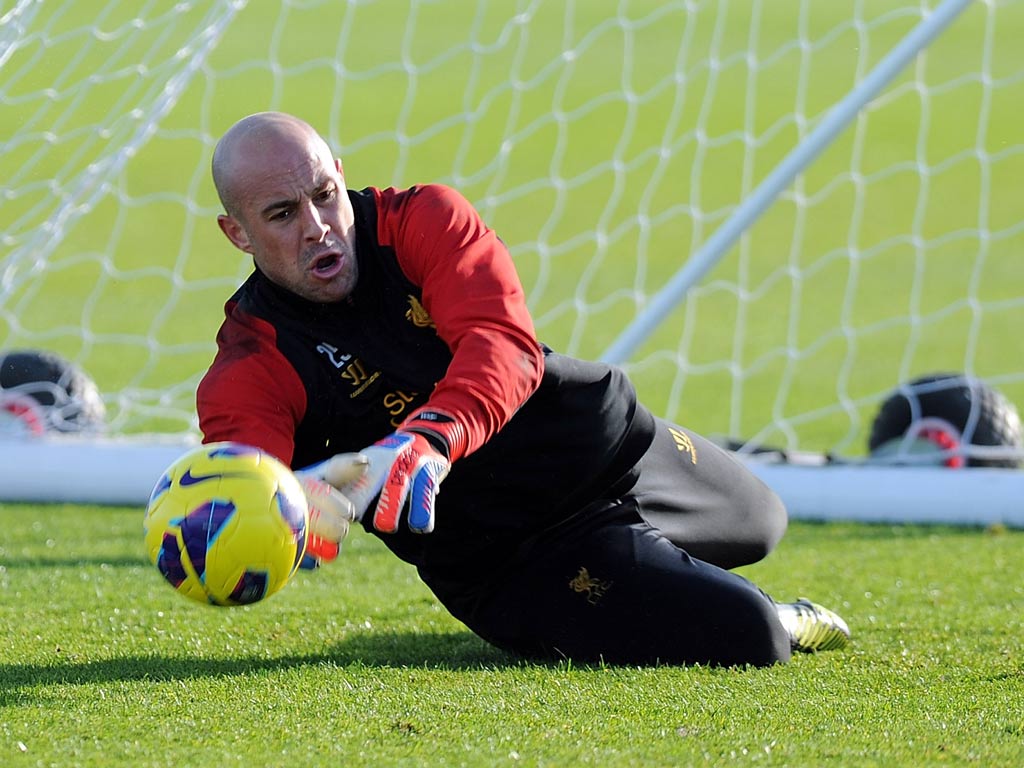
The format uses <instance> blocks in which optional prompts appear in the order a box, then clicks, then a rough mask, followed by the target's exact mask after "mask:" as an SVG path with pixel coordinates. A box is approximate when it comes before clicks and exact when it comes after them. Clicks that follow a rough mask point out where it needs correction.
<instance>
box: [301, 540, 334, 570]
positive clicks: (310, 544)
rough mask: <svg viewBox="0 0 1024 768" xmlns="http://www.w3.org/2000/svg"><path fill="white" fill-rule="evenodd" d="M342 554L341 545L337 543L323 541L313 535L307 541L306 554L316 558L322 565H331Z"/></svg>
mask: <svg viewBox="0 0 1024 768" xmlns="http://www.w3.org/2000/svg"><path fill="white" fill-rule="evenodd" d="M340 552H341V544H340V543H339V542H337V541H330V540H328V539H322V538H320V537H319V536H315V535H312V536H310V537H309V538H308V539H307V540H306V554H307V555H309V556H310V557H314V558H316V561H317V562H318V563H320V564H323V563H329V562H331V561H332V560H335V559H337V557H338V554H339V553H340Z"/></svg>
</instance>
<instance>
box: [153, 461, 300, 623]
mask: <svg viewBox="0 0 1024 768" xmlns="http://www.w3.org/2000/svg"><path fill="white" fill-rule="evenodd" d="M308 525H309V509H308V507H307V504H306V497H305V494H304V493H303V490H302V486H301V485H300V484H299V481H298V479H297V478H296V477H295V475H294V474H293V473H292V471H291V470H290V469H289V468H288V467H286V466H285V465H284V464H283V463H281V462H280V461H278V460H277V459H276V458H274V457H273V456H271V455H270V454H268V453H265V452H264V451H261V450H259V449H258V448H254V447H252V446H248V445H242V444H240V443H211V444H209V445H203V446H201V447H199V448H196V449H194V450H191V451H188V452H187V453H186V454H185V455H184V456H182V457H180V458H179V459H177V460H176V461H175V462H174V463H173V464H171V466H170V467H168V468H167V470H166V471H165V472H164V474H163V476H162V477H161V478H160V480H159V481H158V482H157V484H156V487H155V488H154V489H153V493H152V495H151V497H150V500H149V504H148V505H147V507H146V517H145V520H144V521H143V532H144V536H145V542H146V552H147V553H148V554H149V559H150V560H151V561H152V562H153V564H154V565H155V566H156V567H157V569H158V570H159V571H160V573H161V574H163V577H164V578H165V579H166V580H167V582H168V583H169V584H170V585H171V586H173V587H174V588H175V589H176V590H177V591H178V592H179V593H181V594H182V595H185V596H186V597H189V598H191V599H193V600H197V601H199V602H201V603H208V604H211V605H225V606H227V605H247V604H249V603H255V602H258V601H260V600H263V599H265V598H267V597H269V596H270V595H272V594H274V593H275V592H277V591H278V590H280V589H281V588H282V587H283V586H284V585H285V584H287V583H288V580H289V579H291V577H292V576H293V575H294V574H295V571H296V569H297V568H298V567H299V563H300V562H301V561H302V557H303V555H304V554H305V552H306V528H307V526H308Z"/></svg>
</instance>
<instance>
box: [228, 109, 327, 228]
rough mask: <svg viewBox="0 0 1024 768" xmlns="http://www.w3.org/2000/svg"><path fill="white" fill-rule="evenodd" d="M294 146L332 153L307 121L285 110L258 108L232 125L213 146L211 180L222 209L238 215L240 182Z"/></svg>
mask: <svg viewBox="0 0 1024 768" xmlns="http://www.w3.org/2000/svg"><path fill="white" fill-rule="evenodd" d="M295 146H305V147H308V149H309V151H310V152H311V154H315V155H321V154H323V155H325V156H326V157H327V158H328V159H329V158H330V157H331V151H330V148H329V147H328V146H327V143H326V142H325V141H324V140H323V139H322V138H321V137H320V135H319V134H318V133H317V132H316V131H315V130H314V129H313V127H312V126H311V125H309V123H307V122H305V121H304V120H300V119H299V118H297V117H295V116H293V115H289V114H285V113H284V112H257V113H256V114H253V115H249V116H248V117H243V118H242V119H241V120H239V121H238V122H237V123H235V124H234V125H233V126H231V127H230V128H229V129H228V130H227V132H226V133H225V134H224V135H223V136H222V137H221V139H220V141H218V142H217V146H216V147H215V148H214V150H213V164H212V166H213V168H212V170H213V184H214V186H215V187H216V188H217V195H218V196H219V197H220V202H221V205H223V206H224V210H225V211H226V212H227V213H228V214H230V215H232V216H237V215H238V212H239V202H238V201H239V186H240V184H242V183H243V182H244V179H245V178H246V175H247V174H248V172H249V171H250V170H251V169H252V167H253V166H254V165H255V164H257V163H261V162H265V161H266V160H267V159H273V158H275V157H277V156H279V153H280V152H281V151H282V150H283V149H285V148H287V147H295Z"/></svg>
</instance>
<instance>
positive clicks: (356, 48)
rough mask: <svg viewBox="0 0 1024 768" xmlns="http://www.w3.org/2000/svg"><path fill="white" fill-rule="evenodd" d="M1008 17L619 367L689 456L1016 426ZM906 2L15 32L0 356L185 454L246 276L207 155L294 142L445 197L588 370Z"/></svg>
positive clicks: (0, 114)
mask: <svg viewBox="0 0 1024 768" xmlns="http://www.w3.org/2000/svg"><path fill="white" fill-rule="evenodd" d="M1022 6H1024V4H1022V3H1014V2H1009V1H1008V0H1005V1H1000V0H989V1H988V2H976V3H973V4H972V6H971V7H970V8H969V9H968V10H967V11H966V12H965V13H964V14H963V16H962V17H961V18H960V19H959V20H957V22H956V23H955V24H954V25H953V27H952V28H951V29H950V31H949V32H948V33H946V34H945V35H944V36H943V37H942V38H941V39H940V40H939V41H937V42H936V43H935V44H934V46H932V48H930V49H929V50H928V52H927V53H926V54H925V55H924V56H922V57H921V58H919V59H918V60H917V61H916V63H915V64H914V65H913V66H912V67H911V68H910V69H909V70H908V71H906V72H905V73H903V74H902V75H901V76H900V77H899V78H898V80H897V81H896V83H895V84H894V85H893V87H892V88H890V89H889V90H887V91H886V93H885V94H884V95H883V96H882V97H880V98H879V99H877V100H876V101H875V102H874V103H872V104H871V105H870V107H869V108H868V109H867V110H865V111H864V112H863V113H862V115H861V116H860V117H859V118H858V119H857V120H856V122H855V124H854V125H853V126H852V127H851V128H850V129H849V130H847V131H845V132H844V133H843V134H842V135H840V136H839V138H838V139H837V141H836V142H835V144H834V146H832V147H831V148H830V149H829V150H827V151H826V152H825V153H824V154H823V155H822V157H821V158H820V159H819V161H818V162H816V163H815V164H814V165H813V166H812V167H811V168H810V169H808V171H807V172H806V173H805V174H803V175H802V176H801V177H800V178H799V179H798V180H797V182H796V183H795V184H794V185H793V186H792V187H791V188H790V189H789V190H787V192H786V193H785V194H784V195H783V196H782V198H781V199H780V201H779V202H778V203H777V204H776V205H775V206H773V207H772V208H771V209H770V210H769V212H768V213H767V214H766V215H765V216H764V217H763V218H762V219H761V220H760V221H759V222H758V223H757V224H756V225H755V226H754V227H753V229H752V230H751V231H750V232H749V233H748V235H746V236H745V237H744V238H743V239H742V240H741V242H740V243H739V245H738V247H737V248H735V249H734V250H733V252H731V253H729V254H728V255H727V257H726V258H725V259H724V261H723V262H722V263H721V264H720V265H719V266H718V267H717V268H716V269H715V270H714V271H713V272H712V273H711V274H710V275H709V277H708V278H707V279H706V280H705V281H704V282H703V283H702V284H701V285H700V286H699V287H698V288H696V289H695V290H694V291H693V292H692V293H691V295H690V297H689V298H688V300H687V301H686V302H685V303H684V304H683V305H682V307H681V308H680V309H679V310H678V312H676V313H674V314H673V315H672V316H671V317H670V318H669V319H668V321H667V322H666V323H665V324H664V325H663V326H662V327H661V328H660V329H659V330H658V331H657V332H656V333H655V334H654V335H653V336H652V337H651V339H650V340H649V342H648V343H646V344H645V345H644V346H643V348H642V349H641V350H640V351H639V353H638V354H637V356H636V357H635V358H634V360H633V361H632V362H631V363H630V364H629V366H628V367H629V370H630V372H631V373H632V374H633V376H634V378H635V380H636V381H637V382H638V385H639V387H640V389H641V392H642V394H643V396H644V399H645V400H646V401H647V402H648V403H650V404H651V405H652V406H653V408H654V409H655V410H656V411H658V412H660V413H663V414H665V415H667V416H669V417H671V418H674V419H677V420H680V421H682V422H684V423H687V424H690V425H692V426H694V427H695V428H697V429H699V430H701V431H703V432H706V433H716V432H717V433H728V434H731V435H734V436H743V437H757V438H758V439H761V440H765V441H768V442H772V441H775V442H782V443H785V444H786V445H787V446H788V447H791V448H792V447H803V448H807V449H816V450H839V451H844V452H852V453H856V452H858V451H862V450H863V441H864V436H865V432H866V430H867V428H868V426H869V423H870V418H871V415H872V414H873V412H874V410H875V409H876V408H877V405H878V403H879V402H880V401H881V400H882V399H883V398H884V397H885V396H886V395H887V394H888V392H889V391H890V390H891V389H892V388H894V387H895V386H896V385H897V384H898V383H899V382H901V381H905V380H907V379H908V378H910V377H911V376H912V375H915V374H919V373H927V372H929V371H932V370H957V371H963V372H966V373H970V374H974V375H978V376H983V377H985V378H986V379H987V380H989V381H990V382H992V383H994V384H996V385H997V386H999V387H1000V388H1001V389H1003V391H1004V392H1006V393H1007V394H1008V395H1009V396H1010V397H1011V399H1014V400H1016V401H1017V402H1021V403H1024V366H1022V365H1021V363H1020V356H1019V354H1018V353H1019V350H1020V342H1019V341H1018V333H1017V330H1016V329H1017V328H1018V327H1020V326H1021V325H1022V321H1024V300H1022V298H1021V291H1020V279H1019V274H1020V266H1019V264H1020V254H1021V253H1024V224H1022V221H1024V210H1022V208H1021V205H1020V202H1019V199H1020V196H1019V184H1020V181H1019V180H1020V179H1021V178H1024V144H1022V142H1021V138H1020V131H1019V124H1020V109H1021V105H1022V104H1024V65H1022V64H1021V59H1020V56H1019V52H1018V50H1017V48H1018V46H1019V42H1018V40H1019V39H1020V37H1021V34H1022V33H1024V8H1022ZM930 8H931V6H930V5H929V4H928V3H922V2H913V3H905V4H900V5H897V4H894V3H892V2H890V1H889V0H884V1H883V0H874V1H871V0H844V1H843V2H830V3H821V2H814V0H771V2H764V1H758V0H747V1H745V2H727V1H725V0H717V1H715V2H701V1H698V0H689V1H684V2H670V1H666V0H644V1H643V2H639V1H635V0H634V1H630V0H620V1H618V2H611V1H610V0H586V1H584V0H577V1H576V2H572V0H569V1H568V2H551V1H550V0H533V1H532V2H531V1H528V0H517V1H516V2H497V1H496V0H495V1H493V2H488V1H487V0H478V1H476V2H468V1H465V2H463V1H462V0H460V1H458V2H455V1H454V0H453V1H446V2H441V1H440V0H405V1H399V0H376V1H374V0H362V1H360V2H354V1H353V2H347V3H346V2H338V1H337V0H286V1H285V2H259V3H255V2H249V3H246V2H244V1H242V0H239V1H238V2H226V1H223V0H222V1H220V2H216V1H213V0H205V1H202V2H201V1H200V0H194V1H192V2H171V1H168V2H157V1H155V0H151V1H150V2H145V3H126V2H124V3H122V2H117V1H116V0H108V2H106V3H104V4H103V5H102V6H98V7H95V8H94V7H92V6H90V5H89V4H83V3H75V2H72V1H70V0H68V1H67V2H55V1H53V0H51V2H47V3H45V4H43V3H41V2H29V1H27V0H23V1H22V2H17V3H15V5H14V6H13V7H12V8H11V9H10V10H7V11H3V12H2V18H0V21H2V24H0V43H2V46H0V104H3V109H2V110H0V120H2V121H3V130H4V135H5V136H6V137H8V139H7V140H6V142H5V144H4V146H3V149H2V150H0V174H2V176H3V178H4V179H5V185H4V196H3V200H2V208H0V210H2V211H3V217H2V223H0V248H2V252H0V258H2V267H0V269H2V272H0V347H3V348H8V349H10V348H23V347H42V348H47V349H53V350H55V351H57V352H60V353H62V354H64V355H66V356H67V357H69V358H70V359H72V360H74V361H75V362H77V363H78V364H80V365H81V366H82V367H83V368H84V369H85V370H87V371H88V372H89V373H90V374H91V375H92V376H93V378H94V379H95V380H96V381H97V383H98V384H99V386H100V389H101V391H102V393H103V395H104V399H105V400H106V402H107V406H108V411H109V413H110V418H111V428H112V429H113V430H115V431H128V432H138V431H172V432H181V431H188V430H192V429H194V411H193V396H194V388H195V385H196V383H197V381H198V378H199V376H200V375H201V373H202V371H203V370H204V368H205V366H206V365H207V364H208V362H209V360H210V358H211V356H212V353H213V341H212V338H213V333H214V331H215V329H216V326H217V324H218V322H219V317H220V312H221V306H222V304H223V301H224V300H225V299H226V298H227V296H228V295H229V293H230V292H231V290H232V288H233V287H234V285H236V284H237V283H238V282H239V281H240V280H241V279H242V278H243V277H244V275H245V274H246V272H247V270H248V268H249V265H248V263H247V261H246V259H245V258H244V257H243V256H242V255H241V254H238V253H237V252H234V251H232V249H231V248H230V246H229V244H228V243H227V242H226V241H225V240H224V239H223V237H222V236H221V235H220V233H219V231H218V230H217V228H216V225H215V224H214V217H215V215H216V214H217V213H218V212H219V207H218V205H217V203H216V200H215V196H214V192H213V189H212V185H211V184H210V182H209V173H208V165H209V157H210V153H211V151H212V147H213V145H214V143H215V141H216V139H217V137H218V136H219V135H220V134H221V133H222V132H223V131H224V130H225V129H226V128H227V127H228V126H229V125H230V124H231V123H232V122H234V121H235V120H236V119H238V118H239V117H241V116H243V115H245V114H248V113H250V112H255V111H260V110H264V109H282V110H287V111H291V112H294V113H296V114H298V115H300V116H301V117H303V118H305V119H306V120H308V121H309V122H311V123H312V124H313V125H315V126H316V127H317V128H318V129H320V130H321V132H322V133H323V134H324V135H325V138H327V139H328V141H329V142H330V143H331V144H332V146H334V147H335V148H336V149H337V151H338V152H339V154H340V155H341V156H342V158H343V160H344V162H345V170H346V174H347V177H348V180H349V183H350V184H351V185H352V186H355V187H361V186H365V185H376V186H387V185H396V186H402V185H408V184H412V183H416V182H424V181H440V182H448V183H452V184H454V185H456V186H458V187H459V188H460V189H462V191H463V192H464V193H465V194H466V195H467V197H469V198H470V199H471V200H473V201H474V202H475V203H476V204H477V205H478V207H479V208H480V210H481V211H482V212H483V214H484V216H485V217H486V218H487V220H488V221H489V222H490V223H491V224H492V225H493V226H494V227H495V229H496V230H497V231H498V233H499V234H500V235H501V236H502V238H503V239H504V240H505V241H506V242H507V243H508V245H509V246H510V248H511V250H512V252H513V254H514V256H515V258H516V260H517V263H518V264H519V267H520V270H521V272H522V275H523V279H524V283H525V284H526V287H527V291H528V295H529V299H530V304H531V307H532V309H533V311H534V314H535V318H536V321H537V325H538V329H539V332H540V335H541V336H542V338H543V339H544V340H545V341H547V342H548V343H550V344H551V345H552V346H555V347H556V348H558V349H561V350H563V351H567V352H569V353H572V354H577V355H581V356H587V357H596V356H598V355H600V354H601V352H602V351H603V350H604V349H606V348H607V347H608V345H609V344H610V343H611V342H612V341H613V340H614V339H615V338H616V336H617V334H618V333H619V332H620V331H621V330H622V328H623V327H624V326H625V325H626V324H628V323H629V322H630V321H631V320H632V319H633V318H634V317H635V315H636V313H637V311H638V309H639V308H641V307H642V306H644V303H645V301H646V300H647V299H648V298H649V297H650V296H651V295H653V294H654V293H655V292H656V291H657V290H658V289H659V288H661V286H662V285H663V284H664V282H665V281H666V279H668V277H669V276H671V275H672V274H673V273H674V272H675V271H676V269H678V267H679V266H680V265H681V264H682V263H683V261H684V260H685V259H686V257H687V256H688V254H690V253H692V252H693V251H694V250H696V249H697V247H698V246H699V245H700V244H701V243H702V242H704V241H705V240H706V239H707V238H708V236H709V235H710V234H711V233H713V232H714V231H715V230H716V229H717V228H718V227H719V226H720V225H721V224H722V222H723V221H725V220H726V219H727V217H728V216H729V214H730V212H731V211H732V210H734V208H735V206H736V205H737V203H738V202H739V201H741V200H742V199H744V197H745V196H746V195H748V194H749V193H750V191H751V190H752V189H754V188H755V187H756V185H757V184H758V182H759V181H760V180H761V179H762V178H764V176H765V175H766V174H768V173H769V172H770V171H771V169H772V168H773V167H774V165H775V164H776V163H778V162H779V160H780V159H782V158H783V157H784V156H785V155H786V154H787V153H788V152H789V151H790V150H791V149H792V148H793V147H794V146H795V145H796V144H797V143H798V142H799V141H800V140H801V138H803V137H805V136H806V135H807V133H808V132H809V131H810V130H811V129H812V128H813V126H814V125H815V124H817V122H819V121H820V120H821V118H822V116H823V115H824V114H825V113H826V112H827V110H828V109H829V108H830V107H831V106H832V105H833V104H834V103H835V102H837V101H838V100H839V99H841V98H842V97H843V96H844V94H845V93H847V92H848V91H849V90H850V89H851V88H852V87H853V86H854V85H855V84H856V83H857V82H858V81H859V79H860V78H862V77H863V76H864V75H865V73H867V72H868V71H869V70H870V69H871V67H872V66H873V65H874V64H875V63H877V62H878V60H879V59H881V58H882V57H883V56H884V55H885V54H886V53H887V51H888V50H890V49H891V48H892V46H893V45H895V44H896V43H897V42H898V41H899V40H900V39H901V38H902V37H903V35H905V34H906V33H907V32H908V31H909V30H910V29H912V28H913V27H914V26H915V25H916V24H917V23H919V22H920V20H921V19H922V18H923V17H924V16H925V15H927V14H928V13H929V10H930Z"/></svg>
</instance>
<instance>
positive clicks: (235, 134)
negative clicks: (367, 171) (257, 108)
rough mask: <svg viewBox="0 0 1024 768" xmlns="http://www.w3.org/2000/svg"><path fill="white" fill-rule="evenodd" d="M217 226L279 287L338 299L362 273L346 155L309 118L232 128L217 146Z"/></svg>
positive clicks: (279, 116) (255, 121) (271, 115)
mask: <svg viewBox="0 0 1024 768" xmlns="http://www.w3.org/2000/svg"><path fill="white" fill-rule="evenodd" d="M213 183H214V185H215V186H216V187H217V194H218V195H219V196H220V200H221V203H222V204H223V205H224V210H225V213H223V214H221V215H220V216H218V217H217V224H218V226H219V227H220V229H221V231H222V232H223V233H224V234H225V235H226V236H227V238H228V240H230V241H231V243H232V244H233V245H234V246H235V247H236V248H238V249H239V250H241V251H243V252H245V253H248V254H250V255H251V256H252V258H253V263H254V264H255V266H256V268H257V269H258V270H259V271H260V272H262V273H263V275H264V276H265V277H267V278H269V279H270V280H271V281H272V282H274V283H276V284H277V285H279V286H281V287H283V288H285V289H287V290H289V291H291V292H292V293H294V294H296V295H298V296H301V297H302V298H304V299H307V300H309V301H314V302H318V303H325V304H326V303H331V302H335V301H340V300H342V299H344V298H345V297H346V296H348V295H349V293H351V291H352V290H353V288H354V287H355V285H356V281H357V280H358V278H359V265H358V263H357V260H356V228H355V211H354V209H353V207H352V201H351V200H350V199H349V195H348V190H347V188H346V186H345V175H344V173H343V172H342V168H341V160H338V159H337V158H335V157H334V156H333V155H332V154H331V150H330V148H329V147H328V146H327V142H325V141H324V140H323V139H322V138H320V135H319V134H318V133H317V132H316V131H315V130H313V128H312V127H310V125H309V124H308V123H306V122H304V121H303V120H300V119H299V118H297V117H293V116H291V115H286V114H283V113H280V112H260V113H257V114H255V115H249V117H246V118H243V119H242V120H239V121H238V122H237V123H235V124H234V125H233V126H231V128H230V129H228V131H227V133H225V134H224V136H223V137H222V138H221V140H220V141H219V142H217V146H216V148H215V149H214V150H213Z"/></svg>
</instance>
